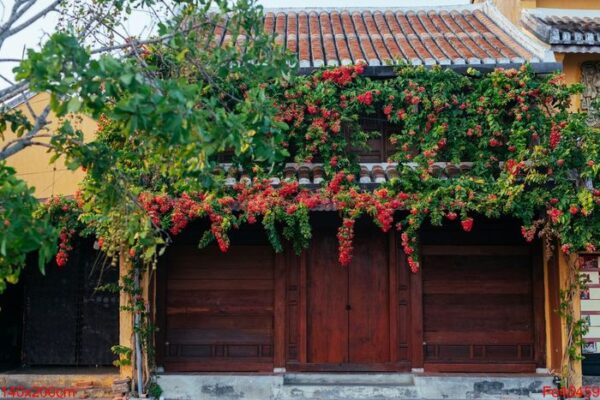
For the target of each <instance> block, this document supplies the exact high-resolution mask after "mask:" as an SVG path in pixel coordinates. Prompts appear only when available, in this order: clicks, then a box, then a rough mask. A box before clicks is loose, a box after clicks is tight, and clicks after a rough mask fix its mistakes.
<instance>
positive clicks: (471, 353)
mask: <svg viewBox="0 0 600 400" xmlns="http://www.w3.org/2000/svg"><path fill="white" fill-rule="evenodd" d="M535 248H536V247H534V246H527V245H518V246H517V245H515V246H464V245H463V246H460V245H459V246H456V245H455V246H444V245H442V246H424V247H423V251H422V253H423V260H422V261H423V270H422V273H423V330H424V342H425V345H424V361H425V369H426V370H429V371H448V372H534V371H535V368H536V361H537V360H539V359H543V356H541V354H540V351H543V350H541V348H540V346H543V342H541V341H540V340H539V335H538V334H536V333H537V332H536V331H537V330H539V329H540V327H541V329H543V308H542V311H541V314H540V310H539V304H537V303H539V301H536V299H539V293H538V294H537V295H534V292H536V291H539V292H540V293H542V294H543V291H541V290H543V287H542V288H541V289H540V287H539V286H540V285H541V284H543V277H542V276H541V274H539V273H538V267H537V266H536V267H535V268H534V260H535V257H534V254H533V250H534V249H535ZM538 281H539V282H538ZM541 306H542V307H543V304H542V305H541ZM536 308H537V311H536ZM540 343H541V344H540Z"/></svg>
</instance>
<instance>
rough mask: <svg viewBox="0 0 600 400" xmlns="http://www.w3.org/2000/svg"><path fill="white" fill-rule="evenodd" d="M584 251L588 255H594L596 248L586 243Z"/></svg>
mask: <svg viewBox="0 0 600 400" xmlns="http://www.w3.org/2000/svg"><path fill="white" fill-rule="evenodd" d="M585 251H587V252H590V253H594V252H595V251H596V246H594V245H593V244H591V243H587V244H586V245H585Z"/></svg>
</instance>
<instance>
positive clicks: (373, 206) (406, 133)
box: [57, 57, 600, 354]
mask: <svg viewBox="0 0 600 400" xmlns="http://www.w3.org/2000/svg"><path fill="white" fill-rule="evenodd" d="M149 60H152V57H149ZM157 62H159V61H157ZM230 78H231V79H232V82H235V81H237V80H239V81H240V82H242V80H243V77H242V76H238V75H236V76H232V77H230ZM230 83H231V82H230ZM232 85H233V83H232ZM236 88H238V89H239V90H240V92H239V93H238V94H239V95H240V96H242V97H243V96H244V95H245V94H244V86H243V84H240V85H237V86H236ZM580 89H581V88H580V87H579V86H569V85H567V84H566V83H565V82H564V80H563V78H562V76H561V75H559V74H555V75H551V76H538V75H536V74H535V73H534V72H533V71H532V70H531V69H530V68H529V67H528V66H527V65H525V66H523V67H522V68H520V69H518V70H516V69H510V70H503V69H497V70H495V71H494V72H491V73H488V74H481V73H479V72H477V71H475V70H469V71H468V72H467V74H466V75H459V74H457V73H455V72H453V71H451V70H448V69H442V68H431V69H426V68H424V67H408V66H406V67H400V68H399V69H398V70H397V74H396V75H395V76H394V77H391V78H390V79H386V80H378V79H371V78H369V77H365V76H364V67H363V66H362V65H357V66H343V67H338V68H334V69H327V70H321V71H318V72H316V73H314V74H311V75H308V76H296V77H294V76H292V77H290V78H289V79H284V80H281V79H279V80H275V81H272V82H265V83H264V90H265V95H266V96H268V98H269V99H270V100H271V101H272V103H273V104H274V105H275V107H276V115H275V117H274V118H273V119H272V121H271V122H272V123H273V124H274V126H275V128H274V133H273V135H275V132H279V133H280V130H281V131H282V132H284V135H283V136H279V133H277V135H278V136H277V140H273V141H272V143H271V145H272V146H274V147H275V150H274V151H275V152H276V153H277V154H282V155H285V157H283V158H272V157H262V156H261V155H260V153H255V152H254V149H253V147H252V145H251V142H252V138H253V137H254V135H255V134H256V132H255V131H254V130H253V129H249V130H248V131H247V132H246V134H245V139H244V140H247V141H248V142H246V143H245V144H242V146H241V147H240V148H239V149H237V150H236V151H234V152H228V151H227V150H228V149H227V148H222V151H221V152H220V154H214V155H213V156H210V157H206V158H203V159H202V160H197V159H196V160H189V159H185V160H182V157H188V156H190V149H189V145H188V144H185V143H184V144H182V145H181V146H180V145H179V144H178V142H177V141H176V140H174V141H173V142H172V143H171V144H170V145H169V147H168V151H165V149H164V148H163V147H160V148H157V149H156V151H157V152H156V153H147V152H142V151H140V146H141V141H142V140H144V136H143V131H140V132H136V134H135V135H131V136H130V135H129V134H128V133H125V132H124V131H123V130H122V129H121V128H122V123H121V122H120V121H114V120H111V119H110V118H106V117H102V118H101V119H100V128H99V131H98V138H97V142H96V143H95V144H94V145H95V146H104V148H106V149H110V152H107V153H103V154H110V155H111V157H112V158H110V159H106V158H103V159H101V161H97V162H96V161H94V160H92V159H89V158H88V159H85V166H86V168H87V169H88V171H89V172H88V176H87V178H86V179H85V181H84V182H83V184H82V190H81V192H80V193H78V195H77V196H76V200H75V202H76V203H77V204H78V211H77V213H75V214H73V215H75V216H76V220H77V221H78V223H81V224H82V225H83V226H85V227H86V229H90V230H91V231H93V232H94V234H95V235H96V237H97V238H98V239H97V240H98V246H99V247H100V248H101V249H102V250H104V251H105V252H106V253H107V254H109V255H111V256H113V257H115V258H116V257H118V255H119V254H124V255H125V257H127V258H129V259H131V260H132V261H133V262H135V263H138V264H141V265H145V266H150V267H152V268H155V266H156V260H157V257H159V255H160V254H162V253H163V252H164V249H165V248H166V247H167V246H168V245H169V244H170V243H171V242H172V240H173V237H174V236H176V235H178V234H179V233H181V232H182V231H183V230H184V229H185V228H186V227H187V226H188V224H189V223H190V222H191V221H193V220H196V219H206V220H208V221H209V222H210V227H209V229H208V230H207V231H206V232H204V233H203V235H202V236H201V237H199V241H200V244H201V245H202V246H204V245H206V244H208V243H210V242H212V241H216V242H217V245H218V247H219V248H220V249H221V250H222V251H223V252H226V251H227V250H228V248H229V246H230V242H229V236H228V233H229V232H230V231H231V230H232V229H237V228H239V227H240V226H242V225H243V224H255V223H261V224H262V225H263V226H264V229H265V230H266V232H267V236H268V238H269V240H270V242H271V244H272V245H273V247H274V249H275V250H276V251H281V250H282V249H283V242H284V241H286V240H287V241H290V242H291V243H292V244H293V247H294V248H295V250H296V251H297V252H300V251H301V250H302V249H304V248H306V247H307V246H309V245H310V240H311V226H310V223H309V215H310V212H311V210H316V209H333V210H336V211H337V212H338V213H339V214H340V216H341V217H342V218H341V220H342V223H341V225H340V227H339V229H338V234H337V237H338V240H339V262H340V264H341V265H348V264H350V263H351V260H352V240H353V237H354V225H355V221H356V219H357V218H359V217H361V216H368V217H370V218H371V219H372V220H373V222H374V223H375V224H376V225H377V226H379V227H380V228H381V229H382V231H384V232H387V231H389V230H391V229H396V230H398V231H399V232H400V238H401V246H402V248H403V251H404V253H405V255H406V257H407V262H408V265H409V266H410V268H411V270H412V271H417V270H418V269H419V268H420V264H419V254H418V251H417V249H418V246H417V240H418V233H419V230H420V227H421V226H422V225H423V224H424V223H425V222H430V223H432V224H434V225H441V224H442V223H443V222H444V221H445V220H447V221H457V222H460V225H461V227H462V229H463V230H464V231H467V232H469V231H471V230H472V228H473V226H474V224H477V219H478V217H480V216H485V217H490V218H498V217H501V216H511V217H515V218H518V219H519V220H520V221H521V222H522V229H521V233H522V235H523V237H524V239H525V240H526V241H528V242H531V241H533V240H535V239H536V238H537V237H540V238H543V239H544V241H545V242H546V243H549V242H550V241H552V240H558V241H559V242H560V243H561V247H560V250H561V252H562V253H564V254H566V255H573V254H576V253H577V252H580V251H588V252H593V251H595V250H596V249H597V248H598V246H599V244H600V217H599V214H600V190H599V189H598V187H599V185H598V184H599V172H600V165H599V160H600V154H599V153H600V135H598V132H597V131H594V130H593V129H592V128H590V127H588V126H587V125H586V123H585V116H584V115H580V114H577V113H571V112H570V105H571V104H570V101H571V96H572V95H573V94H575V93H577V92H578V91H579V90H580ZM369 116H370V117H375V118H381V119H382V120H384V121H386V123H387V127H388V128H386V132H376V131H375V132H374V131H367V130H365V129H364V128H363V126H361V118H363V117H369ZM264 130H265V128H264V127H263V133H262V135H263V137H267V138H268V137H269V133H268V132H267V133H265V132H264ZM267 130H268V129H267ZM381 135H384V137H383V138H382V139H383V140H385V141H386V142H387V143H386V147H387V148H389V149H390V151H389V152H388V155H389V159H388V160H385V161H387V162H388V163H389V164H388V168H391V170H392V171H393V173H389V172H388V177H389V178H390V179H387V180H386V181H385V182H383V183H380V184H378V185H371V186H369V187H366V186H365V185H361V183H360V181H359V179H358V176H359V175H358V174H359V171H360V165H359V153H360V151H361V149H368V148H369V146H370V144H371V143H372V140H373V139H377V138H381ZM145 150H147V149H145ZM159 150H160V151H159ZM263 150H264V148H261V151H263ZM223 155H225V156H227V162H228V163H227V165H225V166H223V165H222V164H221V163H220V160H222V159H223ZM192 161H194V162H196V163H197V162H201V163H202V165H203V168H202V169H201V170H197V169H194V171H195V172H197V173H196V174H195V175H194V174H189V173H187V172H186V173H185V174H180V175H177V174H176V173H175V172H176V171H180V170H182V171H183V170H185V171H188V170H187V169H186V168H189V165H190V163H191V162H192ZM100 162H102V163H103V165H104V168H105V166H106V165H107V164H109V165H110V166H111V167H110V168H108V169H104V168H100V167H99V165H98V164H97V163H100ZM288 162H295V163H300V164H302V163H317V164H318V165H320V166H321V169H322V175H323V176H322V178H323V181H322V182H321V183H320V184H316V185H315V184H313V185H302V184H300V183H299V182H298V180H297V179H296V178H294V177H289V176H288V177H286V175H285V173H284V171H285V167H286V163H288ZM182 163H183V169H178V168H179V166H180V165H181V164H182ZM442 163H443V164H442ZM165 166H174V168H173V170H170V169H169V168H165ZM444 168H445V169H446V171H447V173H446V174H442V173H441V171H442V170H443V169H444ZM388 171H389V170H388ZM106 174H112V175H111V176H110V181H111V183H112V184H114V192H115V193H126V194H127V195H124V196H121V197H119V199H120V202H119V203H115V202H109V201H108V200H107V198H109V199H110V198H112V197H109V196H108V195H107V193H106V187H105V186H102V185H101V184H100V182H101V181H102V179H101V178H102V177H104V179H106ZM239 174H241V175H242V179H240V180H239V181H236V183H235V184H233V185H232V184H228V183H227V178H228V177H231V175H235V176H237V175H239ZM71 229H72V228H70V227H68V226H67V224H65V226H64V227H63V228H62V230H61V231H62V232H65V233H66V235H65V238H66V240H64V241H63V240H62V236H61V243H62V244H64V245H65V247H63V249H65V250H67V249H68V247H69V244H68V238H69V237H70V236H69V235H71V234H72V233H71ZM124 248H125V251H123V249H124ZM59 254H60V253H59ZM61 257H62V255H61ZM57 261H58V260H57ZM152 268H151V270H152ZM577 282H578V280H577ZM577 288H579V286H577V287H575V288H570V289H569V290H568V291H567V292H565V294H564V298H563V302H564V304H570V303H571V302H572V293H574V291H575V290H577ZM140 307H141V306H140ZM568 307H569V306H565V307H562V306H561V313H562V315H563V317H564V318H565V319H566V321H567V323H568V325H569V327H570V328H569V329H570V332H571V333H570V337H571V338H572V339H571V342H570V343H571V345H570V346H571V347H570V349H569V351H568V352H567V353H568V354H571V352H572V351H571V348H576V347H577V346H579V344H580V340H581V337H582V335H583V332H584V329H583V327H582V326H580V322H579V321H577V320H576V319H575V318H574V317H573V313H572V310H571V311H570V309H569V308H568ZM140 329H141V328H140ZM573 354H575V353H573Z"/></svg>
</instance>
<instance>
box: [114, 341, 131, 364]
mask: <svg viewBox="0 0 600 400" xmlns="http://www.w3.org/2000/svg"><path fill="white" fill-rule="evenodd" d="M110 350H111V351H112V352H113V354H114V355H116V356H118V359H117V360H115V361H114V362H113V364H114V366H115V367H123V366H127V365H131V353H132V350H131V348H130V347H127V346H122V345H114V346H112V347H111V348H110Z"/></svg>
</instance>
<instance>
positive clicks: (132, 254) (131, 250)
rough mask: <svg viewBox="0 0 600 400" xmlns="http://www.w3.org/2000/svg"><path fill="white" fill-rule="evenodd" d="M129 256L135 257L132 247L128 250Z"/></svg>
mask: <svg viewBox="0 0 600 400" xmlns="http://www.w3.org/2000/svg"><path fill="white" fill-rule="evenodd" d="M129 256H130V257H132V258H133V257H135V249H134V248H133V247H132V248H131V249H129Z"/></svg>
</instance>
